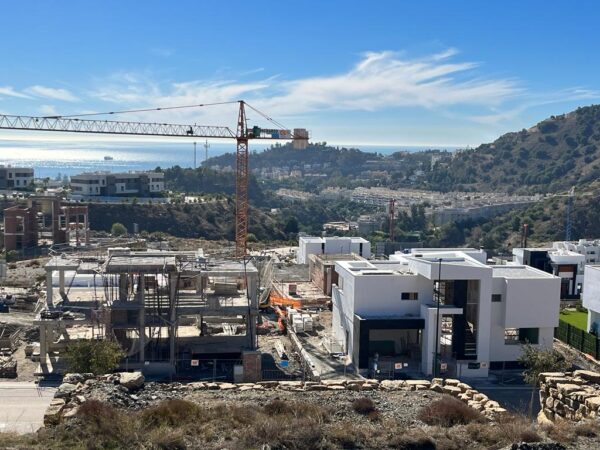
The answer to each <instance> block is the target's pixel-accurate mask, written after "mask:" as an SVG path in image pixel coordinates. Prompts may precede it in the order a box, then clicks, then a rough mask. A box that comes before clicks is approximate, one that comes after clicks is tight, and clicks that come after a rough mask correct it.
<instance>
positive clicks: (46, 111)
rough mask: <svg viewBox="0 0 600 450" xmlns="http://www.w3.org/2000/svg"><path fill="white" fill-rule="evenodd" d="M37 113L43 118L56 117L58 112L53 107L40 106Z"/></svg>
mask: <svg viewBox="0 0 600 450" xmlns="http://www.w3.org/2000/svg"><path fill="white" fill-rule="evenodd" d="M39 111H40V113H41V114H42V115H44V116H57V115H58V112H57V111H56V108H55V107H54V106H53V105H42V106H40V108H39Z"/></svg>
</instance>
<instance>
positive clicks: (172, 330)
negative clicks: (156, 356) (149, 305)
mask: <svg viewBox="0 0 600 450" xmlns="http://www.w3.org/2000/svg"><path fill="white" fill-rule="evenodd" d="M169 286H170V287H171V289H170V292H169V362H170V363H171V365H172V366H173V370H175V363H176V361H177V356H176V354H175V335H176V331H177V307H176V300H177V274H176V273H170V274H169Z"/></svg>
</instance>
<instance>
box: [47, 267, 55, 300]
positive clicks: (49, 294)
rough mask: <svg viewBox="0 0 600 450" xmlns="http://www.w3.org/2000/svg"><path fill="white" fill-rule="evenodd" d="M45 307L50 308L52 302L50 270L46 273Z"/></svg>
mask: <svg viewBox="0 0 600 450" xmlns="http://www.w3.org/2000/svg"><path fill="white" fill-rule="evenodd" d="M46 305H47V306H48V308H51V307H52V305H53V302H52V270H47V271H46Z"/></svg>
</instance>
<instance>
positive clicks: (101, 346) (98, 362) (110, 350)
mask: <svg viewBox="0 0 600 450" xmlns="http://www.w3.org/2000/svg"><path fill="white" fill-rule="evenodd" d="M124 356H125V352H124V351H123V349H122V348H121V346H120V345H119V344H118V343H117V342H116V341H111V340H96V339H92V340H79V341H76V342H73V343H71V344H69V345H68V346H67V350H66V360H67V366H68V368H69V371H70V372H74V373H93V374H94V375H104V374H105V373H108V372H111V371H112V370H114V369H115V368H117V366H118V365H119V362H120V361H121V359H123V357H124Z"/></svg>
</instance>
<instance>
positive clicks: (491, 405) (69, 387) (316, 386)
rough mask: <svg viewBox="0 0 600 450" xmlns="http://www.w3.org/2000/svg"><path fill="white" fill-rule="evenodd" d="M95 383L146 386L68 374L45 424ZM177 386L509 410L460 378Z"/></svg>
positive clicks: (68, 411) (63, 415) (135, 380)
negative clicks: (413, 396)
mask: <svg viewBox="0 0 600 450" xmlns="http://www.w3.org/2000/svg"><path fill="white" fill-rule="evenodd" d="M96 383H106V384H107V385H114V384H118V385H120V386H121V387H123V388H124V389H126V390H128V391H129V392H131V393H132V395H135V393H136V392H139V390H140V389H143V388H144V387H143V386H144V376H143V375H142V374H141V373H140V372H134V373H127V372H124V373H117V374H112V375H105V376H102V377H94V376H93V375H91V374H67V375H65V377H64V379H63V383H62V384H61V385H60V387H59V388H58V390H57V391H56V394H55V398H54V400H53V402H52V403H51V405H50V406H49V407H48V410H47V411H46V415H45V416H44V424H45V425H55V424H57V423H59V422H60V421H61V420H63V419H69V418H71V417H74V416H75V414H76V413H77V408H78V407H79V405H80V404H82V403H83V402H85V401H86V392H87V391H88V390H89V389H90V388H91V387H92V386H93V385H94V384H96ZM172 389H173V390H174V391H175V390H179V391H180V390H183V391H187V392H194V391H201V390H215V391H217V390H218V391H239V392H245V391H264V390H280V391H288V392H298V393H301V392H317V391H346V390H348V391H356V392H363V391H364V392H367V391H374V390H379V391H435V392H439V393H442V394H447V395H451V396H453V397H456V398H458V399H459V400H461V401H463V402H464V403H466V404H467V405H469V406H470V407H472V408H473V409H475V410H477V411H479V412H481V413H482V414H483V415H484V416H485V417H487V418H488V419H494V418H495V417H497V416H498V415H501V414H504V413H506V412H507V411H506V410H505V409H504V408H501V407H500V405H499V404H498V403H497V402H495V401H493V400H490V399H489V398H488V397H487V396H486V395H484V394H482V393H480V392H478V391H476V390H475V389H472V388H471V386H469V385H468V384H465V383H461V382H460V381H459V380H454V379H446V380H444V379H442V378H434V379H433V380H431V381H429V380H383V381H378V380H367V379H359V380H356V379H353V380H346V379H341V380H324V381H320V382H316V381H259V382H257V383H238V384H235V383H213V382H193V383H187V384H179V383H175V384H173V388H172Z"/></svg>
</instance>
